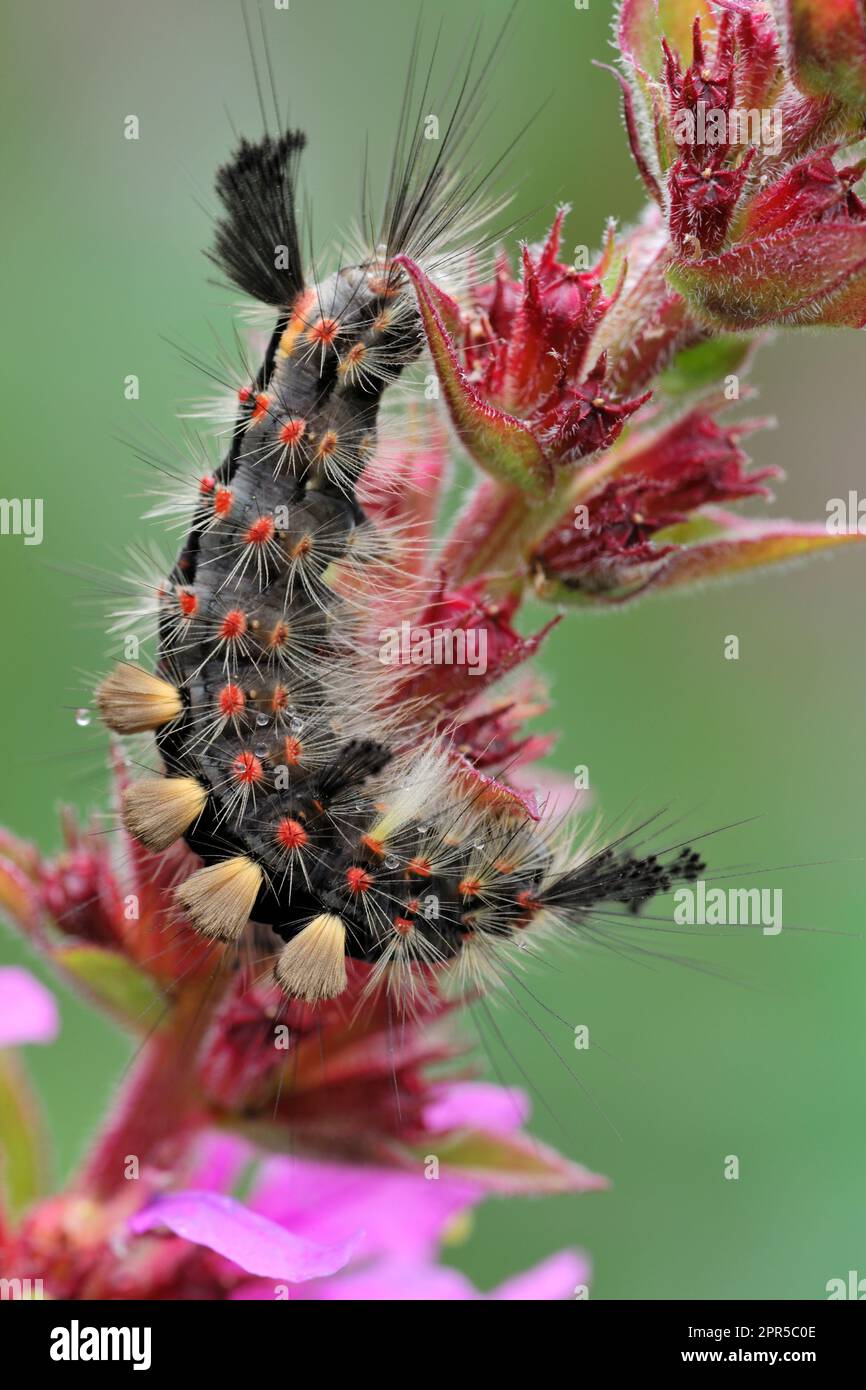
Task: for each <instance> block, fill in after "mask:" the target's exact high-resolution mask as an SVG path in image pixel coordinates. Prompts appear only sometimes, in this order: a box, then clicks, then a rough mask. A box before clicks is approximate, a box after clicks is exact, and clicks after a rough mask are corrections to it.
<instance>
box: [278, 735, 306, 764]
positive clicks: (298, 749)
mask: <svg viewBox="0 0 866 1390" xmlns="http://www.w3.org/2000/svg"><path fill="white" fill-rule="evenodd" d="M303 754H304V745H303V744H302V743H301V740H300V739H299V738H295V737H294V735H293V734H287V736H286V737H285V738H284V739H283V759H284V761H285V763H286V765H287V767H297V766H298V765H299V763H300V761H301V758H302V757H303Z"/></svg>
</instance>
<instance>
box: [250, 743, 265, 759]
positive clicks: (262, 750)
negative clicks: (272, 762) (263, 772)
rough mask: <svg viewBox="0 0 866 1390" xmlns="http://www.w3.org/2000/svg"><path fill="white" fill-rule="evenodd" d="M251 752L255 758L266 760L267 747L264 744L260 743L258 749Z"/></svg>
mask: <svg viewBox="0 0 866 1390" xmlns="http://www.w3.org/2000/svg"><path fill="white" fill-rule="evenodd" d="M253 752H254V753H255V755H256V757H257V758H266V757H267V756H268V745H267V744H266V743H260V744H259V745H258V747H256V748H254V749H253Z"/></svg>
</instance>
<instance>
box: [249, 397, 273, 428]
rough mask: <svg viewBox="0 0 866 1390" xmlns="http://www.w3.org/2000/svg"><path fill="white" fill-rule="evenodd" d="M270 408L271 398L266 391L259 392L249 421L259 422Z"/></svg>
mask: <svg viewBox="0 0 866 1390" xmlns="http://www.w3.org/2000/svg"><path fill="white" fill-rule="evenodd" d="M270 408H271V398H270V396H269V395H268V394H267V392H266V391H260V392H259V393H258V395H257V396H256V403H255V405H254V406H253V413H252V415H251V416H250V420H251V421H253V422H255V421H256V420H261V419H263V418H264V416H265V415H267V414H268V412H269V411H270Z"/></svg>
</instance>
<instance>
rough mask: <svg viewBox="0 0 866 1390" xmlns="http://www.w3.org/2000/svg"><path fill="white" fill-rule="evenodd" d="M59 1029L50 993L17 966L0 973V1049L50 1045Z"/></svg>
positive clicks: (56, 1013) (9, 966)
mask: <svg viewBox="0 0 866 1390" xmlns="http://www.w3.org/2000/svg"><path fill="white" fill-rule="evenodd" d="M59 1026H60V1020H59V1015H58V1011H57V1001H56V999H55V998H54V995H53V994H52V993H51V991H50V990H48V989H46V988H45V986H44V985H42V984H40V983H39V981H38V980H37V979H35V978H34V977H33V976H32V975H31V974H30V972H29V970H23V969H22V968H21V967H20V966H17V965H8V966H5V967H4V968H3V969H0V1047H15V1046H17V1045H18V1044H19V1043H47V1042H53V1040H54V1039H55V1038H56V1036H57V1032H58V1029H59Z"/></svg>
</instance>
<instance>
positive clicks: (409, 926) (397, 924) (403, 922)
mask: <svg viewBox="0 0 866 1390" xmlns="http://www.w3.org/2000/svg"><path fill="white" fill-rule="evenodd" d="M394 930H395V932H396V933H397V935H398V936H408V935H409V933H410V932H411V931H414V930H415V923H414V922H410V921H409V918H408V917H395V918H394Z"/></svg>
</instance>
